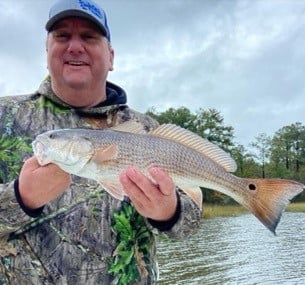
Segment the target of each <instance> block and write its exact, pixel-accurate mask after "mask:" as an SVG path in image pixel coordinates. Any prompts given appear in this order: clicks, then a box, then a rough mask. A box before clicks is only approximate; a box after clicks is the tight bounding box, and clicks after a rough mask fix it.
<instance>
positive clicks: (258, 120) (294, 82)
mask: <svg viewBox="0 0 305 285" xmlns="http://www.w3.org/2000/svg"><path fill="white" fill-rule="evenodd" d="M96 2H98V3H100V4H101V6H102V7H103V8H104V10H105V11H106V13H107V16H108V24H109V26H110V30H111V42H112V46H113V48H114V50H115V64H114V71H112V72H111V73H110V74H109V77H108V79H109V80H110V81H112V82H114V83H116V84H118V85H120V86H121V87H123V88H124V89H125V90H126V92H127V94H128V104H129V106H130V107H131V108H133V109H136V110H138V111H140V112H146V111H147V110H148V109H149V108H152V107H154V108H155V109H156V110H157V111H159V112H161V111H165V110H167V109H168V108H170V107H173V108H179V107H182V106H184V107H186V108H188V109H190V110H191V111H192V112H196V111H198V110H199V109H203V110H207V109H210V108H211V109H216V110H218V111H219V112H220V114H221V115H222V117H223V118H224V124H225V125H229V126H232V127H233V128H234V135H235V139H234V141H235V142H236V143H239V144H242V145H244V146H245V147H248V145H249V143H251V142H253V141H255V138H256V137H258V136H259V135H260V134H262V133H265V134H267V135H270V136H273V135H274V133H275V132H276V131H278V130H279V129H281V128H282V127H284V126H288V125H291V124H293V123H296V122H301V123H302V124H304V120H305V40H304V39H305V0H249V1H247V0H242V1H241V0H222V1H221V0H96ZM53 3H54V1H52V0H14V1H11V0H0V38H1V44H0V96H8V95H17V94H27V93H31V92H33V91H36V90H37V88H38V86H39V84H40V82H41V81H42V80H43V79H44V78H45V76H46V75H47V74H48V70H47V65H46V51H45V39H46V32H45V29H44V25H45V23H46V21H47V18H48V12H49V8H50V7H51V5H52V4H53Z"/></svg>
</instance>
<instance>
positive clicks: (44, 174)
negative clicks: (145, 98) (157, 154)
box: [0, 0, 201, 285]
mask: <svg viewBox="0 0 305 285" xmlns="http://www.w3.org/2000/svg"><path fill="white" fill-rule="evenodd" d="M46 30H47V32H48V35H47V43H46V47H47V63H48V70H49V76H48V77H47V78H46V79H45V80H44V81H43V82H42V84H41V85H40V87H39V89H38V91H37V92H36V93H34V94H31V95H27V96H14V97H6V98H2V99H1V101H0V135H1V137H0V142H1V143H2V145H3V146H6V147H9V149H10V151H11V153H12V154H13V155H14V157H16V159H17V158H20V163H21V161H22V159H24V161H25V162H24V164H23V166H22V169H21V171H20V174H19V176H18V173H17V174H16V161H14V162H13V163H12V162H8V161H1V158H0V163H1V166H2V168H3V174H2V176H3V179H2V180H4V181H3V184H0V236H1V250H0V257H1V259H0V261H1V262H0V284H18V285H19V284H23V285H27V284H35V285H36V284H37V285H38V284H86V285H88V284H154V283H155V281H156V279H157V275H158V272H157V266H156V256H155V239H154V235H153V234H152V232H155V231H159V232H163V233H164V234H166V235H168V236H169V237H175V238H178V237H185V236H186V235H187V234H189V233H190V232H191V231H192V230H194V229H195V228H196V227H197V226H198V224H199V222H200V218H201V211H200V207H199V206H198V205H197V204H196V203H195V202H194V201H193V200H192V199H190V198H189V197H188V196H186V195H185V194H184V193H183V192H181V191H180V190H178V189H176V187H175V185H174V184H173V181H172V179H171V178H170V177H169V176H168V175H167V174H166V173H165V172H163V171H162V170H161V169H159V168H157V167H152V168H150V174H151V175H152V177H153V178H154V179H155V181H156V184H154V183H152V182H151V181H150V180H149V179H148V178H147V177H145V176H144V175H143V174H142V173H141V172H140V171H139V170H138V169H136V168H134V167H132V166H131V167H129V168H128V169H126V171H125V172H124V173H122V174H121V176H120V181H121V183H122V185H123V187H124V191H125V192H126V195H127V196H128V198H126V199H125V201H123V202H122V201H119V200H116V199H115V198H113V197H112V196H110V195H108V194H107V193H106V192H105V191H102V190H101V189H100V187H99V186H98V185H97V184H96V183H95V182H93V181H91V180H90V181H89V180H86V179H81V178H79V177H71V176H70V175H69V174H68V173H65V172H63V171H62V170H61V169H59V168H58V167H57V166H56V165H54V164H48V165H46V166H43V167H41V166H40V165H39V163H38V161H37V159H36V158H35V157H33V156H31V155H32V151H31V150H30V149H29V148H28V147H26V146H27V143H28V142H29V141H31V140H33V139H34V138H35V136H36V135H38V134H39V133H42V132H44V131H47V130H51V129H60V128H75V127H80V128H92V129H103V128H108V127H111V126H115V125H118V124H120V123H122V122H124V121H128V120H136V121H138V122H141V123H142V125H143V129H145V130H150V129H152V128H155V127H156V126H157V123H156V122H155V121H154V120H152V119H151V118H150V117H148V116H145V115H142V114H140V113H138V112H135V111H134V110H132V109H130V108H129V107H128V106H127V105H126V94H125V92H124V90H123V89H121V88H120V87H119V86H117V85H115V84H113V83H110V82H108V81H107V75H108V72H109V71H112V70H113V59H114V51H113V49H112V47H111V44H110V40H111V38H110V30H109V27H108V25H107V19H106V14H105V12H104V11H103V10H102V9H101V8H100V7H99V6H98V5H97V4H96V3H94V2H91V1H89V0H61V1H59V2H57V3H56V4H55V5H54V6H53V7H52V8H51V10H50V14H49V20H48V22H47V24H46ZM10 142H13V143H11V144H10ZM14 146H16V149H14ZM21 146H22V151H20V149H21ZM0 150H1V145H0ZM17 176H18V177H17ZM139 214H140V215H139ZM122 224H123V226H122ZM124 226H125V228H124ZM126 228H128V229H129V231H128V234H126V232H124V231H125V230H126Z"/></svg>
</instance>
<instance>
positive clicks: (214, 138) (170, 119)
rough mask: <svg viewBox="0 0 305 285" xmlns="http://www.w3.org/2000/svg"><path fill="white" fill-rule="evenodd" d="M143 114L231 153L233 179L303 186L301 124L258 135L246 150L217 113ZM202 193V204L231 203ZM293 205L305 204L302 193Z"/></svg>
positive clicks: (183, 109) (304, 166) (208, 192)
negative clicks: (289, 181) (282, 181)
mask: <svg viewBox="0 0 305 285" xmlns="http://www.w3.org/2000/svg"><path fill="white" fill-rule="evenodd" d="M146 114H148V115H150V116H151V117H153V118H155V119H156V120H157V121H158V122H159V123H160V124H165V123H172V124H176V125H178V126H181V127H183V128H185V129H188V130H190V131H192V132H194V133H196V134H198V135H199V136H201V137H203V138H206V139H208V140H209V141H211V142H212V143H215V144H216V145H218V146H219V147H221V148H222V149H223V150H225V151H226V152H228V153H230V154H231V156H232V157H233V158H234V159H235V161H236V163H237V171H236V172H235V173H234V175H236V176H239V177H247V178H283V179H292V180H296V181H299V182H301V183H303V184H305V126H304V125H302V124H301V123H300V122H296V123H294V124H291V125H289V126H284V127H282V128H281V129H279V130H278V131H277V132H276V133H275V134H273V135H268V134H266V133H260V134H258V136H257V137H255V138H254V140H253V142H251V143H250V144H249V146H248V147H246V146H244V145H241V144H239V143H236V142H235V141H234V128H233V127H232V126H229V125H225V123H224V118H223V116H222V115H221V113H220V112H219V111H217V110H216V109H208V110H204V109H201V108H200V109H198V110H197V111H195V112H191V111H190V110H189V109H188V108H186V107H180V108H176V109H175V108H169V109H168V110H166V111H163V112H157V111H156V109H155V108H150V109H149V110H148V111H147V112H146ZM202 190H203V194H204V199H205V202H209V203H231V202H232V200H231V199H229V198H228V197H225V196H224V195H223V194H220V193H218V192H215V191H211V190H208V189H202ZM295 201H305V193H303V194H301V195H299V196H298V197H296V198H295Z"/></svg>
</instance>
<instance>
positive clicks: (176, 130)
mask: <svg viewBox="0 0 305 285" xmlns="http://www.w3.org/2000/svg"><path fill="white" fill-rule="evenodd" d="M149 135H152V136H157V137H161V138H165V139H168V140H172V141H175V142H177V143H180V144H183V145H185V146H187V147H189V148H192V149H193V150H195V151H197V152H199V153H201V154H202V155H204V156H205V157H208V158H209V159H211V160H213V161H214V162H215V163H217V164H218V165H220V166H222V167H223V168H224V169H225V171H227V172H234V171H236V169H237V165H236V162H235V161H234V159H233V158H232V157H231V156H230V155H229V154H228V153H226V152H225V151H224V150H222V149H221V148H220V147H218V146H217V145H215V144H213V143H211V142H210V141H208V140H206V139H204V138H202V137H200V136H199V135H197V134H194V133H193V132H191V131H188V130H186V129H183V128H181V127H179V126H176V125H173V124H164V125H161V126H159V127H158V128H157V129H155V130H153V131H151V132H149Z"/></svg>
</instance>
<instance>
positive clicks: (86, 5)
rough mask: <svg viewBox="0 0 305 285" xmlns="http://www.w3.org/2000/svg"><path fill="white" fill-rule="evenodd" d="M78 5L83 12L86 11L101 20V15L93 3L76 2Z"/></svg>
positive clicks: (80, 0)
mask: <svg viewBox="0 0 305 285" xmlns="http://www.w3.org/2000/svg"><path fill="white" fill-rule="evenodd" d="M78 3H79V6H80V7H81V8H82V9H83V10H87V11H89V12H91V13H92V14H94V15H95V16H96V17H98V18H100V19H103V13H102V12H101V10H100V9H99V8H98V7H97V6H95V5H94V4H93V3H90V2H89V1H86V0H78Z"/></svg>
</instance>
